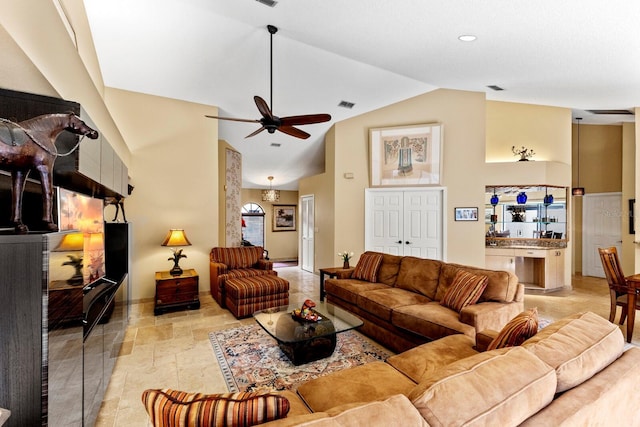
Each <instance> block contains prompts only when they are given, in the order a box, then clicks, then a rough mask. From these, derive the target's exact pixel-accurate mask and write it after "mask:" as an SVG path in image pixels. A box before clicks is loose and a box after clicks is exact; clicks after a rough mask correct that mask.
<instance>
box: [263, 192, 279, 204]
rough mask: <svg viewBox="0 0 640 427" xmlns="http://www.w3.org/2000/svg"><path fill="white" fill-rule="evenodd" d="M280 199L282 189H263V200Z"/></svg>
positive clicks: (272, 200) (273, 200) (274, 200)
mask: <svg viewBox="0 0 640 427" xmlns="http://www.w3.org/2000/svg"><path fill="white" fill-rule="evenodd" d="M279 200H280V190H262V201H263V202H277V201H279Z"/></svg>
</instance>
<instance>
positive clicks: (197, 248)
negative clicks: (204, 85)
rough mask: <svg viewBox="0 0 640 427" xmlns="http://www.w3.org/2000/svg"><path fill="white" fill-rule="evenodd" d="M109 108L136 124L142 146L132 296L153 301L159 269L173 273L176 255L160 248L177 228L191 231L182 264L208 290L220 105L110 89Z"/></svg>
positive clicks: (135, 179)
mask: <svg viewBox="0 0 640 427" xmlns="http://www.w3.org/2000/svg"><path fill="white" fill-rule="evenodd" d="M107 100H108V105H109V109H110V110H112V111H114V112H117V115H118V118H119V120H118V122H119V123H122V124H123V126H125V128H126V127H128V126H135V127H137V128H138V132H137V135H139V138H141V140H137V141H135V143H136V144H138V146H139V147H140V148H138V149H136V150H133V151H132V153H131V165H130V166H129V174H130V176H131V177H132V180H131V184H132V185H134V187H135V189H134V190H133V193H132V194H131V196H129V197H127V199H126V201H125V207H126V209H127V219H128V220H129V222H131V224H132V227H133V247H132V248H131V251H132V257H133V265H132V272H131V276H130V278H131V295H132V298H133V299H134V300H138V299H141V298H152V297H153V295H154V293H155V281H154V276H155V272H156V271H166V270H169V269H170V268H171V267H172V266H173V264H172V261H168V260H167V258H169V256H171V250H170V249H169V248H166V247H162V246H160V243H161V242H162V240H163V239H164V237H165V235H166V234H167V232H168V231H169V229H170V228H184V230H185V233H186V234H187V237H188V238H189V240H190V241H191V244H192V246H190V247H187V248H184V253H185V254H186V255H187V258H186V259H182V261H181V262H180V266H181V267H182V268H183V269H184V268H195V269H196V271H197V272H198V274H199V275H200V290H202V291H204V290H207V289H209V251H210V250H211V248H212V247H213V246H217V244H218V239H219V234H218V223H219V212H218V193H219V184H218V135H217V133H218V129H217V122H216V121H215V120H209V119H206V118H205V117H204V115H205V114H210V115H216V114H217V108H214V107H211V106H207V105H201V104H194V103H189V102H184V101H178V100H174V99H168V98H162V97H157V96H151V95H144V94H140V93H134V92H127V91H121V90H114V89H110V90H108V94H107Z"/></svg>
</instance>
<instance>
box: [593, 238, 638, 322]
mask: <svg viewBox="0 0 640 427" xmlns="http://www.w3.org/2000/svg"><path fill="white" fill-rule="evenodd" d="M598 252H599V253H600V260H601V261H602V268H603V269H604V274H605V275H606V276H607V282H608V283H609V295H610V296H611V309H610V310H609V321H610V322H613V321H614V320H615V317H616V311H617V306H620V307H622V313H621V315H620V324H621V325H622V324H623V323H624V321H625V320H626V318H627V313H628V311H629V304H628V293H629V284H628V283H627V279H626V278H625V276H624V274H623V273H622V267H621V266H620V260H619V259H618V251H617V250H616V248H615V246H613V247H610V248H598ZM635 309H636V310H640V303H638V302H637V303H636V307H635ZM632 328H633V326H632ZM631 330H633V329H631Z"/></svg>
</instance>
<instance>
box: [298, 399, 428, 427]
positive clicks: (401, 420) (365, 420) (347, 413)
mask: <svg viewBox="0 0 640 427" xmlns="http://www.w3.org/2000/svg"><path fill="white" fill-rule="evenodd" d="M340 409H341V408H340V407H338V408H336V411H337V410H340ZM333 412H334V410H332V411H329V413H333ZM298 425H299V426H309V427H311V426H313V427H336V426H337V427H340V426H344V427H347V426H349V427H352V426H416V427H419V426H424V427H428V426H429V425H428V424H427V422H426V421H425V420H424V418H422V416H421V415H420V412H418V410H417V409H416V408H415V407H414V406H413V405H412V404H411V402H409V399H407V397H406V396H404V395H402V394H397V395H395V396H391V397H389V398H388V399H385V400H382V401H376V402H368V403H363V404H361V405H358V406H353V407H351V408H348V409H345V410H342V411H341V412H340V413H338V414H337V415H335V416H332V417H330V418H322V419H319V420H313V421H309V422H305V423H301V424H298Z"/></svg>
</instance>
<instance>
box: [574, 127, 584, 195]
mask: <svg viewBox="0 0 640 427" xmlns="http://www.w3.org/2000/svg"><path fill="white" fill-rule="evenodd" d="M581 120H582V117H576V121H577V122H578V186H577V187H574V188H572V189H571V194H573V195H574V196H584V187H580V121H581Z"/></svg>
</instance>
